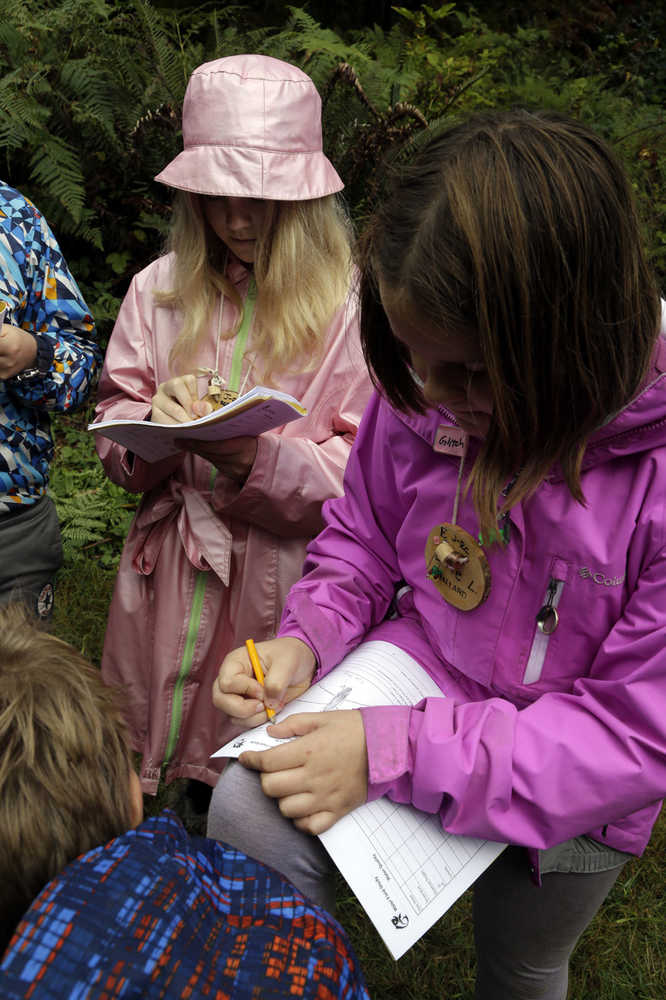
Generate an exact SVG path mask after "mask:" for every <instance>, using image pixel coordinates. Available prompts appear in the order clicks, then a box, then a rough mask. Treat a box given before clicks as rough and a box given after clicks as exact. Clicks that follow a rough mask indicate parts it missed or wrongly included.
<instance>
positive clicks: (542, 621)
mask: <svg viewBox="0 0 666 1000" xmlns="http://www.w3.org/2000/svg"><path fill="white" fill-rule="evenodd" d="M556 593H557V580H553V578H552V577H551V579H550V583H549V584H548V593H547V594H546V603H545V604H544V606H543V607H542V608H541V610H540V611H539V613H538V614H537V616H536V623H537V628H538V629H539V631H540V632H543V634H544V635H552V633H553V632H554V631H555V629H556V628H557V626H558V625H559V623H560V616H559V615H558V613H557V608H554V607H553V600H554V598H555V594H556Z"/></svg>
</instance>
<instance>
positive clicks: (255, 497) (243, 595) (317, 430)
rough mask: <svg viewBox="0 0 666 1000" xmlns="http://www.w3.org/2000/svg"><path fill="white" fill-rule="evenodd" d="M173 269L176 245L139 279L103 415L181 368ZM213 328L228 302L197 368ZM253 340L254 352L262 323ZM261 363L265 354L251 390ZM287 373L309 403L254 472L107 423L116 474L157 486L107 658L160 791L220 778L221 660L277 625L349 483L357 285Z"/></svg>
mask: <svg viewBox="0 0 666 1000" xmlns="http://www.w3.org/2000/svg"><path fill="white" fill-rule="evenodd" d="M170 268H171V257H169V256H165V257H162V258H160V259H159V260H157V261H155V262H154V263H153V264H151V265H150V266H149V267H147V268H146V269H145V270H144V271H142V272H141V273H140V274H138V275H137V276H136V277H135V278H134V280H133V281H132V284H131V286H130V289H129V291H128V293H127V296H126V297H125V300H124V302H123V305H122V307H121V310H120V312H119V315H118V319H117V322H116V325H115V328H114V331H113V335H112V337H111V341H110V343H109V347H108V350H107V354H106V363H105V366H104V371H103V374H102V378H101V382H100V388H99V397H98V400H99V401H98V406H97V411H96V419H97V420H107V419H119V418H133V419H144V418H146V417H147V416H148V415H149V414H150V411H151V400H152V397H153V395H154V393H155V391H156V389H157V387H158V385H159V384H160V383H161V382H164V381H166V380H167V379H168V378H170V377H172V375H173V373H172V372H170V370H169V366H168V355H169V351H170V349H171V346H172V345H173V343H174V341H175V340H176V338H177V336H178V333H179V330H180V317H179V314H178V313H177V312H174V311H173V310H170V309H166V308H163V307H160V306H158V305H156V303H155V301H154V298H153V290H154V289H156V288H157V289H166V288H170V287H171V284H172V282H171V279H170ZM228 275H229V277H230V279H231V280H232V281H233V282H234V285H235V287H236V289H237V291H238V293H239V295H240V296H241V298H243V299H245V297H246V295H247V293H248V286H249V274H248V271H247V270H246V269H245V268H244V267H243V266H242V265H241V264H240V263H239V262H237V261H236V260H235V259H234V260H233V263H232V264H231V265H230V267H229V270H228ZM235 319H236V310H235V307H234V306H233V305H232V304H231V303H230V302H228V301H226V300H225V302H224V314H223V317H222V324H221V329H222V330H227V329H229V328H230V327H232V326H233V323H234V321H235ZM216 330H217V310H215V329H213V328H212V327H211V335H210V337H209V339H208V340H207V342H206V343H205V345H204V346H203V348H202V350H201V352H200V356H198V357H197V359H196V362H194V363H193V366H192V367H194V366H195V364H196V366H202V367H211V368H213V367H215V343H216ZM234 346H235V344H234V340H222V341H221V342H220V357H219V371H220V373H221V374H222V375H223V377H225V378H229V377H230V374H232V360H233V357H234ZM247 352H248V353H249V357H250V359H251V358H252V334H251V332H250V336H249V340H248V342H247ZM237 356H238V352H237ZM237 360H238V357H237ZM258 367H259V373H260V372H261V365H259V366H258ZM247 368H248V362H247V360H245V361H243V364H242V370H240V371H238V372H237V376H236V380H237V381H239V380H240V383H241V384H242V382H243V380H245V378H246V375H247ZM258 378H259V375H258V374H257V373H256V371H255V368H254V367H253V368H252V369H251V371H250V374H249V378H247V380H246V381H245V389H246V390H247V389H250V388H252V386H253V385H255V384H257V380H258ZM232 381H233V379H232ZM231 387H232V388H238V385H236V386H233V385H231ZM279 388H280V389H281V390H283V391H285V392H288V393H291V394H292V395H294V396H296V398H298V399H300V400H301V401H302V402H303V404H304V405H305V406H306V407H307V410H308V414H307V416H305V417H302V418H300V419H298V420H295V421H293V422H292V423H290V424H288V425H287V426H285V427H283V428H280V429H278V430H276V431H272V432H270V433H267V434H263V435H262V436H261V437H260V438H259V439H258V441H259V446H258V451H257V457H256V461H255V463H254V465H253V468H252V470H251V472H250V475H249V477H248V479H247V480H246V482H245V484H244V485H243V486H242V487H240V486H239V485H238V484H237V483H235V482H234V481H232V480H230V479H228V478H226V477H225V476H222V475H219V476H217V478H216V477H215V469H214V468H213V467H212V466H211V464H210V463H209V462H206V461H204V460H203V459H202V458H199V457H198V456H196V455H193V454H189V453H186V452H182V453H181V454H179V455H178V456H177V457H175V458H173V459H169V460H165V461H162V462H159V463H155V464H148V463H146V462H144V461H142V460H141V459H138V458H136V457H134V456H133V455H131V454H129V453H128V452H127V450H126V449H125V448H123V447H121V446H120V445H118V444H115V443H114V442H111V441H109V440H108V439H106V438H102V437H98V438H97V451H98V454H99V457H100V459H101V461H102V463H103V465H104V468H105V469H106V472H107V474H108V475H109V477H110V478H111V479H112V480H113V481H114V482H116V483H119V484H120V485H121V486H124V487H125V488H126V489H128V490H131V491H134V492H142V493H143V494H144V497H143V499H142V501H141V505H140V507H139V510H138V512H137V515H136V518H135V520H134V523H133V525H132V527H131V529H130V532H129V535H128V538H127V542H126V544H125V548H124V550H123V554H122V558H121V562H120V568H119V571H118V578H117V581H116V586H115V591H114V595H113V601H112V604H111V610H110V615H109V622H108V626H107V633H106V641H105V646H104V654H103V659H102V673H103V676H104V678H105V680H106V681H107V682H109V683H112V684H120V685H122V686H123V687H124V688H125V689H126V691H127V693H128V709H129V721H130V726H131V735H132V742H133V746H134V748H135V749H136V750H138V751H140V752H141V753H142V754H143V765H142V770H141V779H142V784H143V787H144V790H145V791H147V792H151V793H154V792H155V791H156V790H157V784H158V781H159V778H160V774H161V770H162V768H163V767H164V766H166V771H165V779H166V780H167V781H170V780H172V779H173V778H176V777H191V778H198V779H199V780H201V781H205V782H208V783H209V784H215V782H216V780H217V777H218V773H219V765H218V763H217V762H216V761H210V760H209V756H210V754H211V753H212V752H214V751H215V750H216V749H217V748H218V747H219V746H220V745H221V744H222V742H224V741H225V740H226V739H228V738H229V737H230V736H231V735H232V731H231V730H230V727H229V724H228V720H226V718H225V717H224V716H223V715H222V714H221V713H220V712H218V711H217V710H216V709H215V708H214V707H213V704H212V700H211V688H212V684H213V681H214V678H215V677H216V675H217V670H218V667H219V664H220V662H221V661H222V659H223V657H224V656H225V655H226V653H227V652H229V650H230V649H233V648H234V647H236V646H238V645H240V644H242V642H243V641H244V640H245V639H246V638H248V637H250V636H252V637H253V638H254V639H256V640H262V639H266V638H269V637H272V636H273V635H274V634H275V632H276V630H277V626H278V623H279V619H280V613H281V610H282V607H283V604H284V600H285V598H286V595H287V592H288V590H289V587H290V586H291V584H292V583H294V581H295V580H297V579H298V578H299V576H300V574H301V570H302V564H303V558H304V553H305V546H306V543H307V541H308V539H310V538H312V537H313V536H314V535H316V533H317V532H318V531H319V530H320V528H321V526H322V523H323V522H322V518H321V505H322V501H323V500H325V499H326V498H327V497H332V496H336V495H338V494H340V493H341V492H342V477H343V471H344V468H345V464H346V461H347V456H348V454H349V450H350V447H351V444H352V441H353V439H354V436H355V433H356V430H357V427H358V424H359V421H360V417H361V413H362V412H363V408H364V406H365V404H366V402H367V400H368V398H369V396H370V381H369V377H368V374H367V369H366V367H365V364H364V362H363V358H362V354H361V350H360V345H359V337H358V314H357V306H356V302H355V299H354V298H353V297H352V296H350V297H349V298H348V299H347V301H346V302H345V303H344V304H343V306H342V307H341V308H340V309H339V310H338V312H337V313H336V314H335V316H334V317H333V320H332V322H331V324H330V327H329V329H328V331H327V335H326V342H325V350H324V353H323V355H322V358H321V359H320V360H319V361H318V362H317V364H316V365H315V367H314V368H313V369H312V370H311V371H307V372H303V373H299V374H290V375H288V376H282V377H281V378H280V381H279Z"/></svg>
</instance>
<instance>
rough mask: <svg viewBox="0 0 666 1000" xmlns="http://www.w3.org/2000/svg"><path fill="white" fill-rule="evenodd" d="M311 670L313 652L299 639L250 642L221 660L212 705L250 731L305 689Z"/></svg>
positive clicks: (312, 669)
mask: <svg viewBox="0 0 666 1000" xmlns="http://www.w3.org/2000/svg"><path fill="white" fill-rule="evenodd" d="M252 654H254V662H253V655H252ZM257 668H258V670H257ZM314 668H315V656H314V653H313V652H312V650H311V649H310V647H309V646H308V645H307V644H306V643H305V642H302V641H301V640H300V639H297V638H295V637H292V636H284V637H282V638H280V639H269V640H267V641H265V642H259V643H257V645H256V646H255V644H254V642H253V641H252V640H251V639H250V640H248V641H247V642H246V644H245V645H244V646H241V647H240V648H238V649H235V650H233V651H232V652H231V653H229V654H228V655H227V656H226V657H225V658H224V660H223V661H222V664H221V666H220V669H219V672H218V676H217V678H216V680H215V683H214V684H213V703H214V705H215V706H216V708H219V709H220V710H221V711H222V712H224V713H225V714H226V715H228V716H229V717H230V719H231V720H232V722H234V723H235V724H236V725H238V726H241V727H242V728H243V729H253V728H254V727H255V726H258V725H260V724H261V723H262V722H265V721H266V716H267V715H268V718H269V720H272V718H273V716H274V715H275V713H276V712H277V711H279V710H280V709H281V708H282V707H283V706H284V705H286V704H287V703H288V702H290V701H292V700H293V699H294V698H297V697H298V696H299V695H301V694H302V693H303V692H304V691H305V690H307V688H308V687H309V686H310V684H311V682H312V675H313V673H314Z"/></svg>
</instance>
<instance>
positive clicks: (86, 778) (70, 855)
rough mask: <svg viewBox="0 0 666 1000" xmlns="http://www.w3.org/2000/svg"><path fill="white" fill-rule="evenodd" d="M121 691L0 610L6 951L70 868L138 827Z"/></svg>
mask: <svg viewBox="0 0 666 1000" xmlns="http://www.w3.org/2000/svg"><path fill="white" fill-rule="evenodd" d="M131 766H132V765H131V758H130V752H129V748H128V743H127V738H126V731H125V724H124V722H123V716H122V711H121V708H120V706H119V704H118V700H117V697H116V694H115V692H114V691H113V690H112V689H110V688H108V687H106V686H105V685H104V684H103V682H102V680H101V677H100V675H99V671H97V670H95V668H94V667H92V666H91V665H90V664H89V663H88V662H87V661H86V660H85V659H84V658H83V657H82V656H81V654H80V653H78V652H77V651H76V650H75V649H73V648H72V647H71V646H69V645H68V644H67V643H65V642H62V641H61V640H60V639H57V638H56V637H55V636H53V635H49V634H47V633H46V632H42V631H41V630H40V629H39V628H38V627H37V626H36V625H35V624H33V622H32V620H31V619H30V618H29V617H28V614H27V612H26V611H25V610H24V609H23V608H22V607H21V606H19V605H10V606H7V607H4V608H0V885H1V886H2V905H1V906H0V953H1V951H2V950H3V948H4V947H5V946H6V945H7V943H8V941H9V938H10V937H11V934H12V933H13V930H14V928H15V926H16V924H17V923H18V921H19V919H20V918H21V916H22V915H23V913H24V912H25V911H26V910H27V909H28V907H29V905H30V903H31V902H32V900H33V899H34V897H35V896H36V895H37V894H38V893H39V892H40V891H41V889H42V888H43V887H44V885H45V884H46V883H47V882H48V881H50V879H52V878H53V877H54V876H55V875H56V874H57V873H58V872H59V871H60V870H61V869H62V868H64V867H65V865H66V864H68V863H69V862H70V861H72V860H73V859H74V858H76V857H78V855H79V854H83V853H85V852H86V851H89V850H91V849H92V848H93V847H97V846H98V845H100V844H105V843H106V842H107V841H109V840H111V839H113V838H114V837H116V836H119V835H120V834H122V833H125V831H126V830H128V829H129V828H130V827H131V826H132V814H131V805H130V792H129V778H130V767H131Z"/></svg>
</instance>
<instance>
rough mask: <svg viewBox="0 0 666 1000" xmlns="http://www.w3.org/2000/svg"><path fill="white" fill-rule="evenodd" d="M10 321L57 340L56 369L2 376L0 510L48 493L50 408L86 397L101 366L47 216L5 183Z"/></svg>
mask: <svg viewBox="0 0 666 1000" xmlns="http://www.w3.org/2000/svg"><path fill="white" fill-rule="evenodd" d="M2 305H4V306H5V307H6V312H5V317H4V321H5V323H11V324H12V325H14V326H19V327H21V328H22V329H24V330H30V331H32V332H33V333H40V334H44V335H45V336H47V337H49V338H51V340H52V341H53V348H54V356H53V365H52V367H51V371H49V372H48V373H47V374H45V375H44V376H35V377H34V378H32V379H30V380H26V381H25V382H20V383H19V382H16V381H15V380H14V379H7V380H6V381H3V380H0V513H2V512H3V511H7V510H8V509H10V505H15V504H30V503H34V502H35V501H36V500H38V499H39V498H40V497H41V496H42V495H43V494H44V493H45V492H46V484H47V482H48V472H49V464H50V462H51V459H52V458H53V441H52V439H51V431H50V426H49V417H48V411H49V410H60V411H64V410H73V409H75V408H76V407H77V406H79V405H80V404H81V403H83V402H84V401H85V399H86V397H87V395H88V393H89V391H90V387H91V384H92V382H93V380H94V377H95V375H96V374H97V371H98V369H99V367H100V365H101V361H102V358H101V354H100V351H99V349H98V348H97V346H96V344H95V343H94V340H92V339H91V337H93V336H94V323H93V319H92V316H91V315H90V312H89V311H88V307H87V305H86V304H85V302H84V301H83V297H82V295H81V292H80V291H79V289H78V287H77V285H76V282H75V281H74V278H73V277H72V275H71V274H70V273H69V270H68V268H67V264H66V262H65V259H64V257H63V255H62V253H61V252H60V249H59V247H58V244H57V243H56V240H55V237H54V236H53V233H52V232H51V230H50V229H49V226H48V224H47V222H46V220H45V219H44V217H43V216H42V215H41V214H40V213H39V212H38V210H37V209H36V208H35V206H34V205H32V204H31V203H30V202H29V201H28V200H27V199H26V198H24V197H23V195H21V194H20V193H19V192H18V191H16V190H14V188H11V187H8V186H7V185H6V184H4V183H3V182H1V181H0V307H2Z"/></svg>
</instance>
